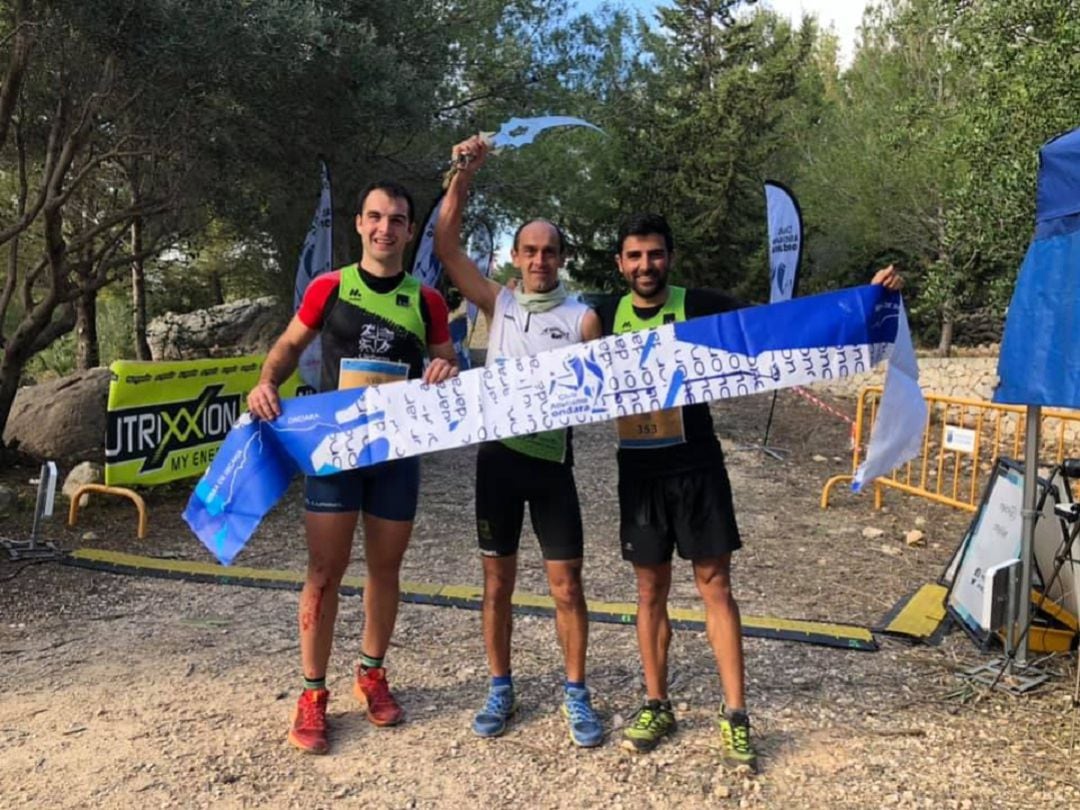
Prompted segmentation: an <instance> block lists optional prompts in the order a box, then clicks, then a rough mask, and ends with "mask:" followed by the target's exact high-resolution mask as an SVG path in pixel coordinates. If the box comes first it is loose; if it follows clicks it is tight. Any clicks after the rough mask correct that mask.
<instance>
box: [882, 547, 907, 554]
mask: <svg viewBox="0 0 1080 810" xmlns="http://www.w3.org/2000/svg"><path fill="white" fill-rule="evenodd" d="M881 553H882V554H888V555H889V556H890V557H899V556H900V555H901V554H903V552H902V551H901V550H900V549H898V548H897V547H896V546H882V547H881Z"/></svg>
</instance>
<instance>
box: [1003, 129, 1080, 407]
mask: <svg viewBox="0 0 1080 810" xmlns="http://www.w3.org/2000/svg"><path fill="white" fill-rule="evenodd" d="M1035 220H1036V223H1037V224H1036V231H1035V238H1034V240H1033V241H1032V243H1031V245H1030V247H1028V251H1027V255H1026V256H1025V257H1024V263H1023V264H1022V265H1021V267H1020V274H1019V276H1018V277H1017V280H1016V289H1015V290H1014V292H1013V298H1012V303H1011V304H1010V305H1009V312H1008V317H1007V318H1006V320H1005V335H1004V337H1003V338H1002V342H1001V358H1000V359H999V361H998V377H999V378H1000V382H999V384H998V388H997V391H996V392H995V394H994V401H995V402H1003V403H1010V404H1016V405H1047V406H1058V407H1064V408H1080V129H1074V130H1072V131H1071V132H1067V133H1065V134H1064V135H1060V136H1058V137H1057V138H1054V139H1053V140H1051V141H1049V142H1048V143H1046V144H1045V145H1044V146H1043V148H1042V150H1040V153H1039V177H1038V189H1037V192H1036V215H1035Z"/></svg>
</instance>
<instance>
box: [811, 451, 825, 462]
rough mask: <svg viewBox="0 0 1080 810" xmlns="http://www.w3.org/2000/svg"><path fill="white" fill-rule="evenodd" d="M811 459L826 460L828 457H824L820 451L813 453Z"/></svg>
mask: <svg viewBox="0 0 1080 810" xmlns="http://www.w3.org/2000/svg"><path fill="white" fill-rule="evenodd" d="M813 459H814V461H828V459H827V458H825V456H823V455H821V454H820V453H818V454H815V455H814V456H813Z"/></svg>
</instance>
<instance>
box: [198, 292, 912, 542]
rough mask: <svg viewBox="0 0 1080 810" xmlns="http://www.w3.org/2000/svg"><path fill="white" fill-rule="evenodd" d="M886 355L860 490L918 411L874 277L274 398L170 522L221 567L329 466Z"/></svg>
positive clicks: (825, 373) (907, 363)
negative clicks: (294, 487) (477, 362)
mask: <svg viewBox="0 0 1080 810" xmlns="http://www.w3.org/2000/svg"><path fill="white" fill-rule="evenodd" d="M886 359H889V360H890V363H889V370H888V374H887V376H886V383H885V392H884V395H883V397H882V404H881V407H880V409H879V412H878V414H879V421H878V424H877V425H876V426H875V429H874V432H873V434H872V435H871V440H870V445H869V448H868V452H867V457H866V461H865V462H864V464H863V466H862V467H860V469H859V470H858V472H857V474H856V480H855V486H856V487H860V486H861V485H862V484H863V483H864V482H865V481H869V480H871V479H872V478H874V477H876V476H878V475H882V474H884V473H886V472H888V471H889V470H891V469H893V468H894V467H896V466H897V465H899V464H901V463H903V462H904V461H906V460H908V459H910V458H912V457H914V455H915V454H916V453H917V452H918V451H919V449H920V446H921V445H920V441H921V436H922V430H923V425H924V423H925V419H926V403H925V402H924V400H923V398H922V393H921V390H920V389H919V386H918V368H917V365H916V363H915V356H914V350H913V348H912V346H911V338H910V334H909V332H908V328H907V320H906V316H905V314H904V309H903V303H902V301H901V298H900V296H899V294H898V293H893V292H889V291H888V290H886V289H885V288H884V287H881V286H867V287H859V288H855V289H851V290H844V291H841V292H835V293H826V294H824V295H818V296H813V297H809V298H799V299H794V300H792V301H788V302H784V303H782V304H775V305H771V306H766V307H755V308H750V309H744V310H739V311H736V312H729V313H723V314H720V315H713V316H708V317H704V318H696V319H693V320H690V321H686V322H684V323H673V324H666V325H664V326H661V327H659V328H657V329H652V330H646V331H641V332H632V333H629V334H624V335H617V336H611V337H606V338H601V339H599V340H593V341H589V342H588V343H582V344H578V345H574V346H568V347H565V348H560V349H555V350H551V351H547V352H542V353H540V354H537V355H534V356H531V357H517V358H507V359H503V360H501V361H500V362H498V363H495V364H493V365H491V366H487V367H484V368H481V369H475V370H472V371H467V372H464V373H462V374H460V375H459V376H457V377H455V378H453V379H451V380H448V381H446V382H444V383H440V384H439V385H426V384H424V383H423V382H422V381H420V380H410V381H408V382H400V383H391V384H389V385H376V386H372V387H370V388H362V389H353V390H347V391H334V392H328V393H325V394H320V395H317V396H314V397H305V398H304V399H302V400H298V401H291V402H290V401H285V402H284V403H283V406H282V414H281V416H279V417H278V418H277V419H275V420H273V421H270V422H266V421H260V420H253V419H251V418H243V419H241V420H240V423H239V424H238V425H237V426H236V428H235V429H234V430H233V431H232V432H231V433H230V434H229V437H228V438H227V439H226V442H225V444H224V445H223V446H222V449H221V452H220V453H219V454H218V455H217V457H216V458H215V459H214V462H213V464H212V465H211V468H210V469H209V470H208V471H207V473H206V474H205V475H204V476H203V478H202V480H201V481H200V482H199V483H198V485H197V486H196V488H195V491H194V493H193V494H192V497H191V500H190V501H189V503H188V507H187V509H186V510H185V512H184V517H185V519H186V520H187V522H188V525H190V526H191V528H192V529H193V530H194V532H195V533H196V535H198V536H199V538H200V539H201V540H202V541H203V542H204V543H205V544H206V545H207V547H208V548H209V549H210V550H211V551H212V552H213V553H214V555H215V556H216V557H217V558H218V559H219V560H220V561H222V562H223V563H228V562H231V561H232V559H233V558H234V557H235V556H236V554H237V553H239V551H240V549H241V548H242V547H243V545H244V543H246V541H247V539H248V537H250V535H251V534H252V532H253V531H254V530H255V528H256V526H257V525H258V523H259V521H260V520H261V519H262V516H263V515H265V514H266V512H267V511H269V509H270V508H271V507H272V506H273V505H274V503H275V502H276V501H277V500H278V498H280V497H281V495H282V494H283V493H284V491H285V489H286V488H287V487H288V485H289V482H290V481H291V479H292V477H293V475H294V474H295V473H297V472H302V473H304V474H306V475H330V474H334V473H337V472H340V471H342V470H347V469H353V468H357V467H363V466H368V465H372V464H377V463H379V462H382V461H387V460H391V459H397V458H405V457H407V456H415V455H419V454H422V453H429V452H433V451H437V450H447V449H451V448H454V447H463V446H466V445H469V444H474V443H478V442H483V441H488V440H492V439H502V438H507V437H511V436H521V435H524V434H531V433H536V432H539V431H545V430H552V429H555V428H560V427H567V426H570V425H583V424H588V423H591V422H599V421H604V420H609V419H615V418H617V417H620V416H628V415H633V414H638V413H646V412H648V411H654V410H660V409H663V408H672V407H676V406H680V405H687V404H691V403H696V402H707V401H710V400H717V399H726V398H729V397H736V396H742V395H746V394H752V393H756V392H760V391H769V390H773V389H776V388H782V387H787V386H792V385H806V384H808V383H813V382H817V381H826V380H835V379H841V378H844V377H848V376H851V375H854V374H859V373H862V372H864V371H868V370H869V369H870V368H871V367H872V366H874V365H876V364H877V363H879V362H881V361H883V360H886ZM634 452H649V451H647V450H640V451H634Z"/></svg>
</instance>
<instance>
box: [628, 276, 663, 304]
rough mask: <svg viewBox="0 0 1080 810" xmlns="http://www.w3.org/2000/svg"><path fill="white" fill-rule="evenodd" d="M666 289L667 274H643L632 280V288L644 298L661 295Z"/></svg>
mask: <svg viewBox="0 0 1080 810" xmlns="http://www.w3.org/2000/svg"><path fill="white" fill-rule="evenodd" d="M642 282H644V283H642ZM665 287H667V273H642V274H640V275H637V276H634V277H633V278H631V280H630V288H631V289H632V290H633V291H634V292H636V293H637V294H638V295H640V296H641V297H642V298H652V297H653V296H654V295H659V294H660V293H662V292H663V291H664V288H665Z"/></svg>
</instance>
